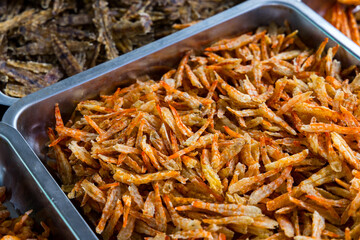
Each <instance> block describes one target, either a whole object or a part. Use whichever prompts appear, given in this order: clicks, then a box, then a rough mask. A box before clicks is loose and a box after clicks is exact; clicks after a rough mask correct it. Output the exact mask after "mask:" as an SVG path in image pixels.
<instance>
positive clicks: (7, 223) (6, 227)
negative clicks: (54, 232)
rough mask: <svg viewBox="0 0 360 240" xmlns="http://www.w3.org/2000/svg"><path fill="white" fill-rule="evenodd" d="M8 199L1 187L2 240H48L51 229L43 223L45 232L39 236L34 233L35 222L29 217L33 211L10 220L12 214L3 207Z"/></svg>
mask: <svg viewBox="0 0 360 240" xmlns="http://www.w3.org/2000/svg"><path fill="white" fill-rule="evenodd" d="M5 198H6V188H5V187H0V237H1V240H23V239H38V240H46V239H48V238H49V236H50V228H49V227H48V226H47V225H46V224H45V223H44V222H41V223H40V224H41V226H42V227H43V229H44V232H43V233H41V234H37V233H36V232H34V220H33V219H32V218H31V217H30V216H29V215H30V214H31V213H32V210H29V211H27V212H26V213H25V214H24V215H21V216H19V217H17V218H11V219H10V218H9V217H10V212H9V211H8V210H7V208H6V206H4V205H3V203H4V201H5Z"/></svg>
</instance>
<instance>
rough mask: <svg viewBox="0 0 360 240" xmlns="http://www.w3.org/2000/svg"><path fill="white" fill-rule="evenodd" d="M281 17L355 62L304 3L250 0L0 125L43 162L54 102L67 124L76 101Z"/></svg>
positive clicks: (346, 43) (61, 87)
mask: <svg viewBox="0 0 360 240" xmlns="http://www.w3.org/2000/svg"><path fill="white" fill-rule="evenodd" d="M285 19H287V20H288V22H289V24H290V25H291V27H292V28H293V29H298V30H299V35H300V37H301V38H302V39H303V41H304V42H305V43H307V44H308V45H309V46H310V47H314V48H316V47H317V46H318V45H319V44H320V43H321V42H322V41H323V40H324V38H326V37H328V38H329V46H334V45H335V44H340V46H341V47H340V49H339V51H338V54H337V55H336V57H337V58H338V59H339V60H340V61H342V63H343V65H344V66H347V65H349V64H358V63H359V59H360V57H359V54H358V53H360V48H359V47H358V46H357V45H356V44H355V43H353V42H352V41H351V40H349V39H348V38H346V37H345V36H344V35H342V34H333V33H337V32H338V31H337V30H336V29H335V28H334V27H333V26H331V25H330V24H329V23H327V22H326V21H325V20H324V19H323V18H322V17H320V16H319V15H318V14H316V13H315V12H314V11H312V10H311V9H310V8H309V7H307V6H306V5H305V4H303V3H301V2H297V1H290V0H274V1H271V0H251V1H247V2H244V3H242V4H240V5H238V6H235V7H233V8H231V9H229V10H227V11H225V12H222V13H220V14H218V15H216V16H213V17H211V18H209V19H207V20H205V21H203V22H200V23H199V24H196V25H194V26H192V27H190V28H187V29H184V30H182V31H180V32H177V33H175V34H172V35H170V36H168V37H165V38H162V39H160V40H158V41H156V42H153V43H151V44H149V45H146V46H144V47H141V48H139V49H137V50H134V51H132V52H130V53H127V54H125V55H122V56H120V57H118V58H116V59H114V60H112V61H109V62H106V63H104V64H101V65H98V66H96V67H94V68H92V69H89V70H87V71H85V72H82V73H80V74H78V75H76V76H73V77H71V78H68V79H66V80H64V81H61V82H59V83H57V84H54V85H52V86H50V87H48V88H46V89H43V90H40V91H38V92H36V93H34V94H31V95H29V96H27V97H24V98H22V99H20V100H19V101H17V102H16V103H15V104H13V105H12V106H11V107H10V108H9V109H8V111H7V112H6V113H5V115H4V117H3V121H4V122H6V123H8V124H10V125H11V126H13V127H15V128H16V129H18V130H19V131H20V132H21V134H22V135H23V136H24V138H25V139H26V141H27V142H28V144H29V145H30V146H31V148H32V149H33V150H34V151H35V153H36V154H37V155H38V156H39V157H40V159H41V160H45V156H46V152H47V149H46V146H45V144H46V142H47V141H48V138H47V135H46V129H47V128H48V127H54V125H55V124H54V122H55V120H54V105H55V103H59V105H60V109H61V112H62V115H63V118H64V119H65V120H67V118H68V117H69V116H70V114H71V112H72V111H73V110H74V108H75V106H76V104H77V103H78V102H79V101H81V100H85V99H90V98H94V97H96V96H98V95H99V93H108V92H111V91H113V90H114V89H115V87H116V86H123V85H126V84H128V83H129V82H130V81H131V80H133V79H135V78H136V77H137V76H139V75H143V74H145V73H146V74H149V75H150V76H153V77H154V78H155V77H156V76H157V75H158V74H159V72H163V71H161V70H159V69H163V70H164V69H165V68H166V67H164V66H168V67H171V66H172V67H174V66H175V64H177V63H178V62H179V60H180V57H181V55H182V54H183V53H184V51H186V50H188V49H195V50H200V49H203V48H204V47H205V46H206V45H208V44H210V43H211V42H214V41H216V40H218V39H221V38H225V37H229V36H233V35H235V34H241V33H244V32H247V31H249V30H254V29H255V28H256V27H257V26H261V25H268V24H269V23H270V22H275V23H277V24H279V25H281V24H283V22H284V20H285ZM356 52H357V53H356Z"/></svg>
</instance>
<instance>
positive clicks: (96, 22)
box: [0, 0, 243, 97]
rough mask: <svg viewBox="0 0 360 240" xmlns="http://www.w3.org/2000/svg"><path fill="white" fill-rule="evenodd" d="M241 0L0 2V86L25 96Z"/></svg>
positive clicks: (6, 90) (47, 0)
mask: <svg viewBox="0 0 360 240" xmlns="http://www.w3.org/2000/svg"><path fill="white" fill-rule="evenodd" d="M242 1H243V0H229V1H226V2H223V1H220V0H201V1H194V0H186V1H184V0H176V1H169V0H156V1H148V0H146V1H145V0H136V1H129V0H120V1H115V0H83V1H81V0H77V1H72V0H41V1H12V2H10V1H0V33H1V34H0V53H1V54H0V56H1V57H0V59H1V60H3V61H5V62H6V69H5V70H4V69H3V70H2V72H3V74H5V75H3V76H6V77H5V78H2V80H1V82H2V85H1V86H2V88H3V89H2V90H3V92H4V93H5V94H11V96H17V97H19V96H25V95H26V94H28V93H31V92H34V91H35V90H38V89H40V88H42V87H44V86H48V85H49V84H52V83H55V82H57V81H59V80H61V79H62V78H64V77H67V76H71V75H73V74H75V73H78V72H80V71H83V70H85V69H89V68H91V67H94V66H96V65H98V64H100V63H102V62H104V61H107V60H109V59H113V58H115V57H117V56H119V55H120V54H122V53H126V52H129V51H132V50H133V49H135V48H138V47H140V46H143V45H145V44H148V43H150V42H152V41H154V40H156V39H159V38H161V37H164V36H166V35H168V34H171V33H173V32H175V31H177V30H180V29H181V28H185V27H187V26H190V25H192V24H194V23H196V22H198V21H201V20H203V19H205V18H207V17H210V16H212V15H214V14H215V13H218V12H220V11H223V10H225V9H226V8H229V7H231V6H233V5H235V4H237V3H240V2H242ZM174 24H178V25H175V26H174ZM176 26H178V27H176ZM52 35H54V36H55V37H56V38H57V39H58V40H59V41H60V42H58V41H56V40H53V39H54V38H52ZM64 46H65V48H64ZM66 48H67V50H66ZM59 49H61V51H58V50H59ZM60 55H62V57H59V56H60ZM72 56H73V57H72ZM41 64H45V65H41ZM8 68H13V69H15V70H16V72H19V73H22V75H24V76H27V77H28V78H29V80H32V81H34V79H36V81H35V82H39V83H41V84H40V85H41V86H40V85H37V84H34V83H32V82H30V83H25V80H26V79H27V78H26V77H25V78H20V79H19V77H16V78H17V80H15V78H14V77H11V76H8V75H6V73H4V72H6V71H7V70H9V69H8ZM23 71H24V72H23ZM27 72H30V73H29V74H28V73H27ZM7 74H9V73H7ZM10 75H11V73H10ZM13 75H14V74H13ZM30 76H31V77H30ZM40 79H41V81H39V80H40ZM26 81H27V80H26ZM7 84H11V85H10V86H9V87H6V85H7ZM206 86H207V85H206ZM209 86H210V85H209ZM17 91H18V92H17Z"/></svg>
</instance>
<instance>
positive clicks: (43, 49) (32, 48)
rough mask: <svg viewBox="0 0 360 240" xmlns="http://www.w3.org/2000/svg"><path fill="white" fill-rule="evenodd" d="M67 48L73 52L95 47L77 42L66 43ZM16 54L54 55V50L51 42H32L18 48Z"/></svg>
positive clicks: (88, 43) (69, 41)
mask: <svg viewBox="0 0 360 240" xmlns="http://www.w3.org/2000/svg"><path fill="white" fill-rule="evenodd" d="M66 46H67V48H68V49H69V50H70V51H71V52H81V51H86V50H90V49H92V48H93V47H94V45H93V44H92V43H91V42H85V41H75V40H68V41H66ZM15 54H17V55H44V54H54V49H53V48H52V46H51V42H43V43H38V42H32V43H29V44H27V45H25V46H22V47H18V48H16V49H15Z"/></svg>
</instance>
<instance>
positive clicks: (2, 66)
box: [0, 61, 47, 88]
mask: <svg viewBox="0 0 360 240" xmlns="http://www.w3.org/2000/svg"><path fill="white" fill-rule="evenodd" d="M0 72H1V73H2V74H5V75H7V76H9V77H11V78H12V79H14V80H15V81H16V82H18V83H21V84H23V85H24V86H27V87H35V88H43V87H46V86H47V84H46V83H44V81H43V79H42V78H41V77H39V76H38V75H35V74H33V73H31V72H30V71H27V70H24V69H17V68H13V67H8V66H7V65H6V62H4V61H0Z"/></svg>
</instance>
